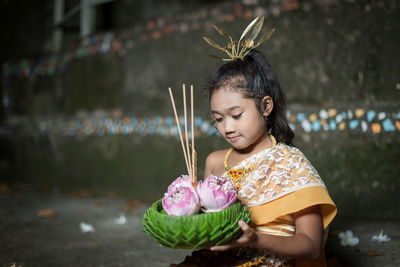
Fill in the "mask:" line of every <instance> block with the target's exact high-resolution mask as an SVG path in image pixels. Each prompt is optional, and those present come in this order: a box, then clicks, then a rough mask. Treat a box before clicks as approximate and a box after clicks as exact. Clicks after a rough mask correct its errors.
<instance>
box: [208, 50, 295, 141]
mask: <svg viewBox="0 0 400 267" xmlns="http://www.w3.org/2000/svg"><path fill="white" fill-rule="evenodd" d="M226 85H228V87H226ZM222 87H225V88H226V89H229V90H233V91H235V92H239V93H241V94H243V96H244V97H247V98H253V99H254V101H255V104H256V106H257V108H258V109H259V110H260V112H261V113H263V110H262V109H263V105H262V103H261V102H262V99H263V98H264V97H265V96H270V97H271V98H272V101H273V103H274V106H273V110H272V112H271V113H270V114H269V116H268V117H267V118H266V121H267V127H268V129H269V130H270V131H271V134H272V135H273V136H274V137H275V138H276V140H277V141H278V142H283V143H286V144H287V145H291V146H292V145H293V138H294V134H293V131H292V129H290V127H289V124H288V122H287V118H286V104H285V98H284V95H283V92H282V89H281V87H280V85H279V81H278V78H277V76H276V75H275V73H274V71H273V70H272V67H271V65H270V64H269V63H268V61H267V59H266V58H265V57H264V56H263V55H262V54H261V53H259V52H258V51H255V50H252V51H250V52H249V53H248V54H247V55H246V56H245V57H244V59H243V60H240V59H237V60H234V61H230V62H228V63H225V64H224V65H222V66H221V67H220V68H219V69H218V70H217V72H216V73H215V74H214V76H212V78H211V80H210V82H209V84H208V88H207V90H208V94H209V98H210V100H211V96H212V94H213V92H214V91H215V90H218V89H220V88H222Z"/></svg>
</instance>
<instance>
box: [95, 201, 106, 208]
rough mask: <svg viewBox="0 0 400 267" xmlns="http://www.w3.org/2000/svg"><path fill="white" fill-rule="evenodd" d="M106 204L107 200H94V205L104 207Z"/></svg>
mask: <svg viewBox="0 0 400 267" xmlns="http://www.w3.org/2000/svg"><path fill="white" fill-rule="evenodd" d="M106 205H107V202H106V201H104V200H97V201H96V206H98V207H104V206H106Z"/></svg>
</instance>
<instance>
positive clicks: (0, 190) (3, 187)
mask: <svg viewBox="0 0 400 267" xmlns="http://www.w3.org/2000/svg"><path fill="white" fill-rule="evenodd" d="M0 193H4V194H8V193H11V188H10V187H9V186H8V185H7V184H6V183H2V184H1V185H0Z"/></svg>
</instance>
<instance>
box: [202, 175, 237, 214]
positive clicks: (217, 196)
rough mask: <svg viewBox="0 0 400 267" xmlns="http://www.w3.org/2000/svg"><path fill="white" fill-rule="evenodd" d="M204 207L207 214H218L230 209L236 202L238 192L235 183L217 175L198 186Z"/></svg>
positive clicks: (209, 177)
mask: <svg viewBox="0 0 400 267" xmlns="http://www.w3.org/2000/svg"><path fill="white" fill-rule="evenodd" d="M197 193H198V194H199V197H200V201H201V204H202V206H203V207H204V208H205V209H204V211H205V212H216V211H221V210H224V209H226V208H228V207H229V206H230V205H231V204H233V203H234V202H235V201H236V198H237V190H236V188H235V185H234V184H233V182H232V181H231V180H230V179H228V178H226V177H220V176H215V175H210V176H208V177H207V178H206V179H205V180H204V182H202V181H199V183H198V185H197Z"/></svg>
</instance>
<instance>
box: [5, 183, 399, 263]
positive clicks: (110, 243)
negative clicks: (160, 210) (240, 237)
mask: <svg viewBox="0 0 400 267" xmlns="http://www.w3.org/2000/svg"><path fill="white" fill-rule="evenodd" d="M148 207H149V203H141V202H138V201H132V200H130V199H126V198H123V197H116V196H115V195H113V194H110V195H109V196H108V197H93V196H91V195H90V193H88V192H85V191H81V192H75V193H73V194H69V195H64V194H59V193H38V192H34V191H31V190H25V191H21V190H19V191H15V190H3V192H2V193H0V233H1V234H0V235H1V238H0V248H1V249H0V266H1V267H9V266H13V265H15V266H20V267H35V266H40V267H46V266H49V267H50V266H51V267H54V266H57V267H63V266H68V267H70V266H85V267H87V266H96V267H97V266H140V267H142V266H143V267H145V266H169V265H170V264H171V263H179V262H181V261H183V259H184V258H185V256H186V255H189V254H190V253H191V251H190V250H176V249H171V248H165V247H161V246H159V245H158V244H157V242H156V241H154V240H152V239H150V238H149V237H147V236H146V235H145V234H144V233H143V231H142V224H141V222H140V218H141V217H142V215H143V213H144V212H145V211H146V209H147V208H148ZM121 214H123V215H124V216H125V218H126V219H127V220H126V223H125V224H117V223H116V219H117V218H118V217H119V216H120V215H121ZM81 222H84V223H87V224H90V225H91V226H93V228H94V232H86V233H84V232H82V230H81V228H80V223H81ZM348 229H349V230H352V231H353V232H354V234H355V235H356V236H357V237H359V240H360V242H359V244H358V245H356V246H352V247H351V246H346V247H342V246H341V245H340V240H339V238H338V233H339V232H340V231H342V230H348ZM381 229H382V230H383V233H384V234H387V235H388V236H390V238H391V240H390V241H388V242H376V241H371V237H372V235H374V234H376V233H378V232H379V231H380V230H381ZM326 252H327V258H328V266H362V267H372V266H400V257H399V254H400V224H399V222H398V221H390V220H385V221H379V220H353V219H343V218H340V217H338V218H337V219H335V221H334V222H333V223H332V225H331V228H330V236H329V238H328V241H327V245H326Z"/></svg>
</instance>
